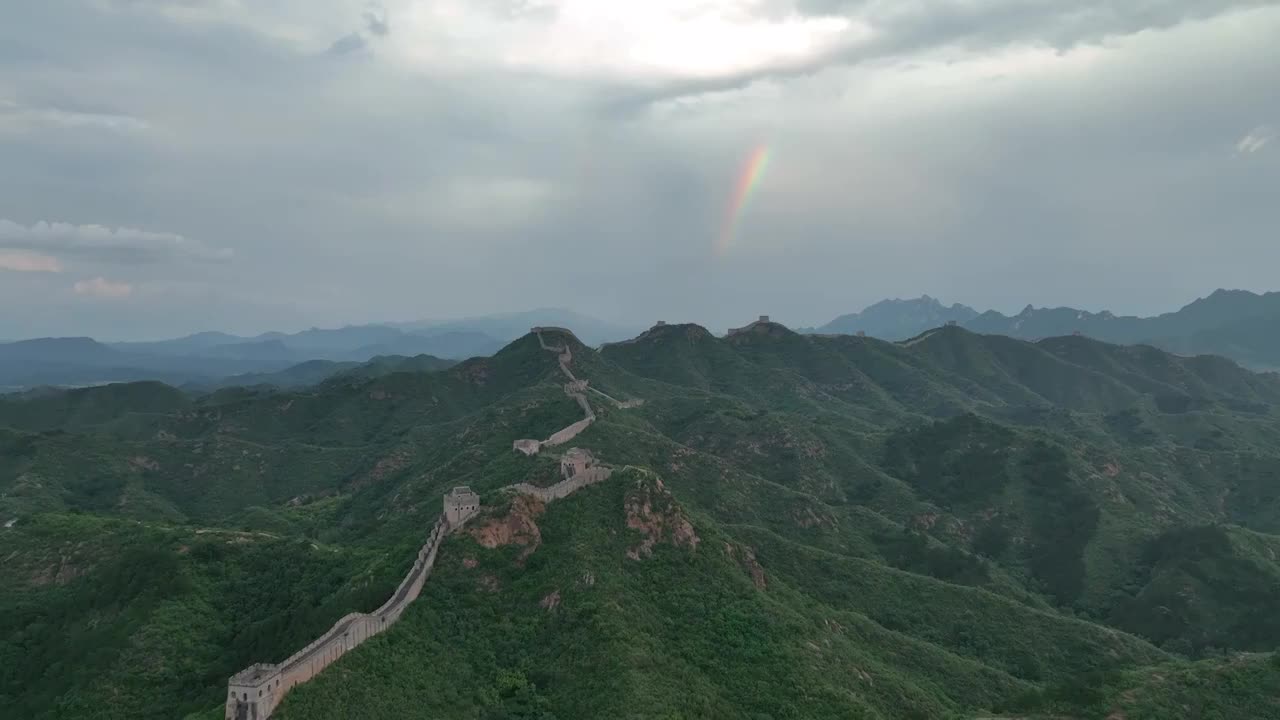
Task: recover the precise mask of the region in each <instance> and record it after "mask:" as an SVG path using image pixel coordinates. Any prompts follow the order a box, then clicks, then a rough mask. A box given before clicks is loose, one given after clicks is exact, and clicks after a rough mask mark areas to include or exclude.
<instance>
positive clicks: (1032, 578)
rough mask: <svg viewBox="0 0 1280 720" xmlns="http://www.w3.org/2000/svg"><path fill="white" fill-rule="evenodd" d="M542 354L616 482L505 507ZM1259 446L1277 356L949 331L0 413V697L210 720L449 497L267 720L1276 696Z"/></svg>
mask: <svg viewBox="0 0 1280 720" xmlns="http://www.w3.org/2000/svg"><path fill="white" fill-rule="evenodd" d="M547 348H551V349H553V350H554V352H549V351H548V349H547ZM565 368H570V369H571V371H572V373H573V374H574V376H575V377H576V378H578V379H579V380H581V381H585V382H586V383H588V385H578V384H575V385H573V386H572V387H571V390H573V388H578V389H576V390H573V391H574V392H584V391H585V392H586V395H585V397H589V398H590V400H589V403H590V406H591V407H592V410H593V413H592V415H593V418H594V421H593V422H590V423H588V424H587V425H586V426H585V429H584V430H582V431H581V433H580V434H579V435H577V436H576V437H575V438H574V439H573V440H572V443H573V444H574V445H575V446H577V447H579V448H584V449H588V450H589V451H590V452H591V453H593V454H594V456H595V458H596V459H597V460H598V461H599V462H600V463H603V464H604V465H606V466H609V467H611V468H613V470H614V472H613V475H612V476H611V477H609V478H607V479H605V480H604V481H602V482H599V483H597V484H595V485H592V486H590V487H586V488H584V489H581V490H579V491H577V492H576V493H574V494H572V495H570V496H569V497H566V498H564V499H561V500H557V501H556V502H554V503H544V502H541V501H538V500H535V499H531V498H534V497H535V496H531V495H520V494H518V493H517V494H515V495H513V494H512V493H511V492H510V491H509V490H503V488H509V487H512V486H517V485H520V484H524V485H520V486H521V487H528V486H532V487H535V488H537V487H546V486H547V485H549V484H551V483H553V482H555V481H556V480H557V479H558V478H559V477H560V475H561V463H560V458H559V455H560V452H562V449H557V448H552V447H547V448H544V450H543V452H541V453H540V454H537V455H534V456H532V457H527V456H525V455H524V454H523V453H519V452H513V450H512V447H513V441H514V440H516V439H519V438H542V437H548V435H549V433H551V432H552V431H554V430H556V429H557V428H562V427H567V426H570V424H576V423H578V422H579V421H581V420H582V412H583V410H582V406H581V403H580V402H578V401H575V399H574V398H572V397H570V396H569V395H567V394H566V389H565V384H564V383H565V372H566V370H565ZM584 388H585V390H584ZM633 400H634V401H640V400H642V401H643V404H638V403H636V402H630V401H633ZM1278 448H1280V378H1278V377H1277V376H1275V375H1272V374H1255V373H1253V372H1250V371H1248V370H1245V369H1243V368H1241V367H1239V366H1238V365H1237V364H1235V363H1233V362H1230V361H1228V360H1224V359H1222V358H1216V357H1207V356H1206V357H1182V356H1179V355H1174V354H1171V353H1168V352H1165V351H1162V350H1159V349H1157V348H1153V347H1149V346H1119V345H1114V344H1109V343H1105V342H1102V341H1100V340H1097V339H1093V338H1090V337H1083V336H1079V337H1078V336H1071V335H1068V336H1066V337H1058V338H1051V339H1046V340H1042V341H1039V342H1028V341H1024V340H1019V339H1015V338H1010V337H1005V336H999V335H984V334H979V333H975V332H971V331H969V330H966V329H964V328H961V327H946V326H944V327H941V328H933V329H929V330H926V331H925V332H924V333H921V334H920V335H918V336H915V337H912V338H909V339H907V340H905V341H903V342H898V343H895V342H887V341H884V340H879V339H876V338H872V337H853V336H843V335H832V336H820V335H803V334H798V333H795V332H792V331H790V330H788V329H786V328H784V327H782V326H780V325H777V324H774V323H768V322H759V323H753V324H751V325H750V326H748V327H747V328H746V329H744V330H743V331H741V332H738V333H735V334H732V335H730V336H727V337H717V336H715V335H713V334H712V333H711V332H708V331H707V330H706V329H705V328H703V327H700V326H697V325H689V324H679V325H677V324H673V325H666V326H658V327H654V328H651V329H650V330H648V331H646V332H645V333H642V334H641V335H640V336H638V337H636V338H633V339H631V340H629V341H626V342H622V343H617V344H610V345H606V346H604V347H602V348H600V349H599V350H596V349H592V348H591V347H588V346H587V345H585V344H583V343H582V342H581V341H580V340H579V339H578V338H577V337H575V336H574V335H572V334H570V333H565V332H561V331H546V332H544V333H542V334H540V335H539V334H525V335H523V336H521V337H519V338H517V339H515V340H514V341H512V342H511V343H509V344H507V345H506V346H505V347H503V348H502V349H501V350H499V351H498V352H496V353H494V354H493V355H492V356H490V357H481V358H471V359H468V360H465V361H463V362H460V363H458V364H456V365H453V366H451V367H449V368H446V369H443V370H436V371H412V372H391V373H388V374H376V375H374V376H372V377H365V376H360V375H344V376H338V377H334V378H332V379H330V380H328V381H325V382H323V383H321V384H319V385H315V386H310V387H306V388H298V389H291V390H281V389H272V388H262V387H257V388H234V387H233V388H224V389H220V390H217V391H216V392H213V393H210V394H207V395H200V396H193V395H192V394H191V393H188V392H182V391H179V390H178V389H176V388H173V387H169V386H166V385H164V384H161V383H156V382H146V383H131V384H117V385H110V386H104V387H93V388H82V389H76V390H68V391H46V392H41V393H36V394H31V395H27V396H21V397H16V396H10V397H7V398H0V547H2V548H3V550H4V552H5V555H4V557H5V562H4V563H3V564H0V707H5V708H8V709H11V711H12V713H13V714H14V715H15V716H16V717H24V718H33V719H35V720H42V719H43V718H55V717H56V718H60V719H65V720H77V719H79V718H108V719H110V718H156V719H159V718H166V719H168V718H186V719H187V720H214V719H215V718H221V717H223V705H224V703H225V702H226V684H227V678H228V677H229V676H230V675H231V674H232V673H234V672H237V671H239V670H240V669H242V668H244V667H246V666H248V665H249V664H250V663H255V662H278V661H281V660H283V659H284V658H286V657H288V656H290V655H291V654H293V653H294V652H295V651H296V650H298V649H299V648H301V647H303V646H304V645H306V643H308V642H309V641H310V640H312V639H313V638H316V637H318V636H319V635H320V634H321V633H322V632H324V631H325V630H327V629H328V628H329V627H330V626H331V625H333V623H334V622H335V621H337V620H339V619H340V618H343V617H345V616H347V615H348V614H349V613H352V612H368V611H371V610H373V609H374V608H377V607H378V606H380V605H381V604H382V603H383V602H384V601H385V600H386V599H387V598H388V597H390V596H391V595H392V593H393V592H395V591H396V588H397V586H398V584H399V581H400V578H401V577H403V576H404V574H405V572H406V570H407V569H408V568H409V567H410V566H411V565H412V563H413V562H414V558H415V556H416V554H417V552H418V549H419V547H420V546H421V544H422V543H423V541H424V538H425V537H426V536H427V534H428V533H429V532H430V531H431V527H432V526H433V523H434V522H435V520H436V517H437V516H438V515H439V513H440V510H441V497H442V495H443V494H444V493H446V492H448V491H449V489H450V488H453V487H455V486H458V485H466V486H469V487H471V488H472V489H474V490H475V491H476V492H477V493H479V495H480V497H481V508H480V511H479V513H478V515H477V516H476V517H475V518H473V519H472V520H471V521H470V522H469V523H468V525H467V526H466V527H465V528H463V529H462V530H461V531H459V532H456V533H454V534H452V535H450V536H449V537H448V538H447V539H445V540H444V542H443V544H442V545H441V546H440V549H439V554H438V557H437V558H436V561H435V567H434V570H433V571H432V574H431V576H430V577H429V578H428V579H427V581H426V582H425V584H424V585H423V586H422V592H421V595H420V596H419V597H418V598H417V600H415V601H414V602H413V603H412V604H411V605H409V606H408V607H407V609H406V610H405V613H404V615H403V617H402V618H401V619H400V621H399V623H397V624H395V625H394V626H392V627H391V628H390V629H389V630H387V631H386V632H384V633H382V634H380V635H378V636H377V637H375V638H373V639H371V640H369V641H368V642H366V643H364V644H362V645H360V646H359V647H357V648H355V649H354V650H351V651H349V652H347V653H346V654H345V655H344V656H343V657H341V659H339V660H337V661H336V662H335V663H334V664H333V665H331V666H330V667H328V668H327V669H325V670H324V671H323V672H321V673H320V674H319V675H318V676H317V677H315V678H314V679H312V680H310V681H309V682H307V683H305V684H303V685H301V686H299V687H296V688H294V689H293V690H292V691H290V692H289V694H288V695H286V696H285V698H284V701H283V704H282V705H281V706H280V707H279V708H278V709H277V710H276V712H275V714H273V716H272V717H277V718H283V719H284V720H288V719H289V718H308V719H319V720H324V719H325V718H349V717H361V718H370V719H371V720H378V719H380V718H401V717H406V716H419V717H433V718H538V719H539V720H553V719H555V718H560V719H563V720H567V719H568V718H584V717H654V718H685V717H708V718H712V717H716V718H719V717H724V718H729V717H734V718H736V717H755V718H847V717H863V718H886V719H887V718H968V719H976V718H990V717H993V716H1000V717H1019V718H1079V719H1082V720H1083V719H1084V718H1101V717H1125V718H1128V719H1129V720H1144V719H1155V718H1169V717H1196V718H1238V717H1259V718H1261V717H1270V716H1272V715H1274V711H1275V707H1276V706H1275V702H1276V698H1277V697H1280V659H1277V657H1276V656H1275V655H1274V654H1273V652H1272V651H1274V650H1275V649H1276V648H1277V646H1280V623H1277V621H1276V619H1275V613H1274V602H1275V598H1276V597H1280V560H1278V559H1277V558H1280V450H1278Z"/></svg>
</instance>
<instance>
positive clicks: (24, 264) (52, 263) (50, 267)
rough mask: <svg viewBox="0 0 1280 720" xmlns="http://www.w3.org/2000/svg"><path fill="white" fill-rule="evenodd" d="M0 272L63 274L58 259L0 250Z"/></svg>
mask: <svg viewBox="0 0 1280 720" xmlns="http://www.w3.org/2000/svg"><path fill="white" fill-rule="evenodd" d="M0 270H12V271H14V272H50V273H57V272H62V263H61V262H59V261H58V258H56V257H52V256H49V255H41V254H39V253H33V252H25V251H21V250H0Z"/></svg>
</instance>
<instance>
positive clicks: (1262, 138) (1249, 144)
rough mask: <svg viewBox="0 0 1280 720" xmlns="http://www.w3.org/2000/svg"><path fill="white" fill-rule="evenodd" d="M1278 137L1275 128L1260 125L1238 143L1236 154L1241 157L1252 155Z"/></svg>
mask: <svg viewBox="0 0 1280 720" xmlns="http://www.w3.org/2000/svg"><path fill="white" fill-rule="evenodd" d="M1275 137H1276V131H1275V128H1272V127H1269V126H1267V125H1260V126H1258V127H1256V128H1254V129H1252V130H1250V131H1249V133H1248V134H1246V135H1245V136H1244V137H1242V138H1240V142H1238V143H1236V152H1238V153H1240V154H1241V155H1252V154H1253V153H1256V152H1258V151H1259V150H1261V149H1262V148H1264V147H1266V146H1267V143H1269V142H1271V141H1272V140H1274V139H1275Z"/></svg>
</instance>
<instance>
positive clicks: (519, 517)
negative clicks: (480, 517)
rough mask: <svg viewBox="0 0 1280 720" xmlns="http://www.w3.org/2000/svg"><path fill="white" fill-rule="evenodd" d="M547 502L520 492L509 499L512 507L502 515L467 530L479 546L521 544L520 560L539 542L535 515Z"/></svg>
mask: <svg viewBox="0 0 1280 720" xmlns="http://www.w3.org/2000/svg"><path fill="white" fill-rule="evenodd" d="M546 508H547V506H546V503H544V502H543V501H542V500H539V499H538V498H536V497H533V496H530V495H520V496H518V497H516V498H515V499H514V500H512V501H511V509H510V510H508V511H507V514H506V515H505V516H504V517H494V518H488V519H487V520H486V521H485V522H483V523H481V524H479V525H476V526H474V527H472V528H471V529H469V530H468V531H467V534H469V535H471V537H473V538H475V541H476V542H478V543H480V544H481V545H482V546H484V547H486V548H489V549H490V550H492V549H494V548H499V547H502V546H504V545H522V546H524V550H523V551H522V552H521V553H520V558H519V560H520V561H521V562H523V561H524V559H525V558H527V557H529V555H531V554H532V553H533V551H534V550H536V549H537V548H538V545H540V544H541V543H542V531H541V530H539V529H538V523H537V522H535V519H536V518H537V517H538V516H539V515H541V514H542V513H543V512H545V511H546Z"/></svg>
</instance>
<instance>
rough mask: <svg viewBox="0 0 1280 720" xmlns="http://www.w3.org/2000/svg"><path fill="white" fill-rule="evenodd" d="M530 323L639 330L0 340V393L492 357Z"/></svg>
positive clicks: (494, 318)
mask: <svg viewBox="0 0 1280 720" xmlns="http://www.w3.org/2000/svg"><path fill="white" fill-rule="evenodd" d="M533 325H574V326H575V327H578V326H580V327H582V328H583V337H585V338H589V341H590V342H595V343H600V342H605V341H609V340H621V339H623V338H625V337H629V336H631V335H633V334H634V333H635V331H634V330H633V329H630V328H625V327H622V326H616V325H611V324H609V323H606V322H603V321H600V320H596V319H594V318H590V317H587V316H584V315H580V314H578V313H574V312H571V311H567V310H557V309H540V310H533V311H529V312H522V313H508V314H503V315H491V316H484V317H476V318H467V319H460V320H451V321H441V322H431V321H420V322H414V323H394V324H393V323H388V324H370V325H356V326H348V327H344V328H337V329H330V330H325V329H319V328H312V329H310V330H304V331H302V332H297V333H291V334H286V333H281V332H268V333H263V334H261V335H257V336H253V337H242V336H237V335H229V334H226V333H221V332H200V333H196V334H194V335H188V336H186V337H181V338H175V339H171V340H159V341H154V342H119V343H108V342H100V341H97V340H94V339H92V338H83V337H81V338H40V339H34V340H24V341H18V342H13V343H6V344H0V391H2V390H4V389H9V390H21V389H24V388H26V387H31V386H37V385H93V384H101V383H104V382H127V381H133V380H160V381H162V382H167V383H171V384H175V385H195V386H199V387H202V388H209V387H214V386H225V385H229V384H239V385H248V384H255V383H257V382H268V383H272V384H276V383H281V384H285V385H293V384H296V383H297V382H300V381H302V380H303V379H314V380H318V379H322V378H323V377H327V376H328V375H330V374H333V373H334V372H339V371H341V370H344V369H350V368H351V367H354V366H355V365H357V364H360V363H364V362H367V361H369V360H371V359H373V358H376V357H385V356H401V357H414V356H422V355H426V356H430V357H432V358H438V359H442V360H463V359H466V358H469V357H476V356H484V355H492V354H493V353H494V352H496V351H497V350H498V349H499V348H501V347H502V346H503V345H504V344H506V343H507V342H509V341H511V340H512V339H514V338H516V337H519V336H520V335H521V334H523V333H525V332H527V331H528V329H529V328H530V327H531V326H533ZM316 361H323V362H320V363H318V362H316ZM304 363H306V365H305V366H302V367H295V366H301V365H302V364H304ZM323 363H331V365H325V364H323ZM264 375H266V376H269V377H264Z"/></svg>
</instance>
